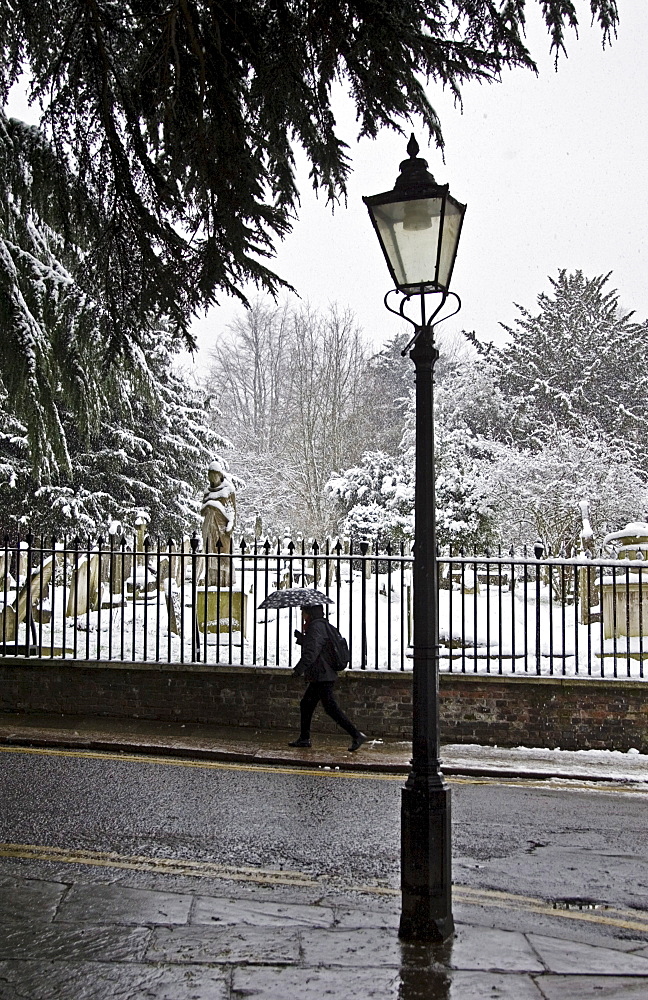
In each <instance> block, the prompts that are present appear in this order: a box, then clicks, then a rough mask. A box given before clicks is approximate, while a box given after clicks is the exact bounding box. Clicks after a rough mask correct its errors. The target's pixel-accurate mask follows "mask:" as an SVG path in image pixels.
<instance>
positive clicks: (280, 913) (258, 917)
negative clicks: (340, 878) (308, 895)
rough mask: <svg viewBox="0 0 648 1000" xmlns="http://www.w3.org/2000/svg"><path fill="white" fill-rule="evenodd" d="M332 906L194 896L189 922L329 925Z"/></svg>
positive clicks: (262, 925)
mask: <svg viewBox="0 0 648 1000" xmlns="http://www.w3.org/2000/svg"><path fill="white" fill-rule="evenodd" d="M334 919H335V918H334V912H333V908H332V907H328V906H308V905H307V906H303V905H299V904H294V903H266V902H262V901H258V902H253V901H252V900H249V901H248V900H237V899H223V898H222V897H216V896H197V897H196V900H195V903H194V908H193V910H192V913H191V920H190V923H192V924H209V925H211V926H219V927H225V926H228V925H230V926H234V925H248V926H252V927H332V926H333V921H334Z"/></svg>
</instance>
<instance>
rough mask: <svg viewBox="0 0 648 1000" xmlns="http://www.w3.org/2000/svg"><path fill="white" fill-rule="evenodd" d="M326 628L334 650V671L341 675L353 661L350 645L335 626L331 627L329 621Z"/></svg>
mask: <svg viewBox="0 0 648 1000" xmlns="http://www.w3.org/2000/svg"><path fill="white" fill-rule="evenodd" d="M326 627H327V629H328V634H329V642H330V643H331V649H332V650H333V669H334V670H335V671H336V673H338V674H339V673H341V672H342V670H345V669H346V668H347V667H348V666H349V660H350V659H351V655H350V653H349V644H348V642H347V641H346V639H345V638H344V636H343V635H340V633H339V631H338V629H336V627H335V625H331V623H330V622H329V621H327V622H326Z"/></svg>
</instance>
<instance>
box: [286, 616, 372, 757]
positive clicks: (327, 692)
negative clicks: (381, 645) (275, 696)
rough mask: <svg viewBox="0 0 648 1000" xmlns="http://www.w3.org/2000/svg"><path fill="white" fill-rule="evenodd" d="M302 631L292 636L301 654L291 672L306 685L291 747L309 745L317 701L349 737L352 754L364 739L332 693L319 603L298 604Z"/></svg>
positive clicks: (329, 658) (330, 659)
mask: <svg viewBox="0 0 648 1000" xmlns="http://www.w3.org/2000/svg"><path fill="white" fill-rule="evenodd" d="M301 612H302V631H301V632H299V631H298V630H296V631H295V639H296V640H297V643H298V645H300V646H301V657H300V659H299V660H298V662H297V663H296V664H295V669H294V673H295V674H297V675H298V676H300V677H304V679H305V680H307V681H308V687H307V688H306V691H305V692H304V696H303V698H302V700H301V702H300V703H299V710H300V716H301V730H300V733H299V739H296V740H292V742H291V743H289V744H288V745H289V746H291V747H309V746H311V745H312V744H311V738H310V727H311V719H312V718H313V712H314V711H315V709H316V707H317V705H318V703H319V702H321V703H322V707H323V708H324V711H325V712H326V714H327V715H330V717H331V718H332V719H333V721H334V722H337V724H338V726H341V727H342V729H344V730H345V731H346V732H347V733H348V734H349V736H350V737H351V746H350V747H349V750H350V751H351V752H352V753H355V751H356V750H359V749H360V747H361V746H362V744H363V743H364V742H365V741H366V740H367V737H366V736H365V734H364V733H361V732H360V730H359V729H358V728H357V727H356V726H354V725H353V723H352V722H351V720H350V719H349V717H348V716H347V715H345V713H344V712H343V711H342V709H341V708H340V706H339V705H338V703H337V701H336V700H335V695H334V694H333V685H334V684H335V682H336V680H337V673H336V671H335V670H334V669H333V663H334V659H333V651H332V648H331V642H330V639H329V630H328V624H327V622H326V619H325V618H324V608H323V606H322V605H321V604H311V605H309V606H308V607H302V609H301Z"/></svg>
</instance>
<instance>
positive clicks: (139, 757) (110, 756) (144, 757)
mask: <svg viewBox="0 0 648 1000" xmlns="http://www.w3.org/2000/svg"><path fill="white" fill-rule="evenodd" d="M0 751H4V752H5V753H27V754H37V755H41V756H54V757H80V758H86V759H90V760H119V761H126V762H127V763H128V762H130V763H135V764H165V765H167V766H169V765H170V766H171V767H203V768H208V769H212V770H216V771H261V772H262V773H265V774H277V772H280V773H281V774H304V775H308V776H309V777H312V776H315V777H321V778H363V779H365V780H367V779H370V780H372V781H404V780H405V775H403V774H391V773H382V772H381V773H375V772H373V771H344V770H339V771H338V770H335V769H331V768H330V767H324V766H322V767H289V766H286V765H284V764H282V763H281V761H277V763H276V764H240V763H236V762H234V761H225V760H197V759H192V758H187V757H158V756H157V755H155V756H154V755H153V754H135V753H117V752H111V751H109V750H55V749H51V748H49V747H15V746H0ZM340 767H341V768H342V767H343V765H340Z"/></svg>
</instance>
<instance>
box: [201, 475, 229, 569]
mask: <svg viewBox="0 0 648 1000" xmlns="http://www.w3.org/2000/svg"><path fill="white" fill-rule="evenodd" d="M208 474H209V489H208V490H207V492H206V493H205V495H204V497H203V502H202V507H201V508H200V513H201V514H202V517H203V526H202V536H203V543H204V548H205V552H209V553H210V555H209V557H208V558H207V572H206V579H207V586H208V587H215V586H217V585H219V584H220V586H221V587H229V585H230V580H232V582H233V573H232V560H231V552H232V531H233V530H234V520H235V518H236V496H235V494H234V484H233V483H232V480H231V479H230V478H229V476H228V475H227V473H226V472H225V469H224V467H223V465H222V463H221V462H219V461H215V462H212V463H211V464H210V466H209V470H208ZM219 542H220V547H219ZM219 552H220V554H221V556H222V557H223V558H221V559H218V553H219ZM219 564H220V572H219Z"/></svg>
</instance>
